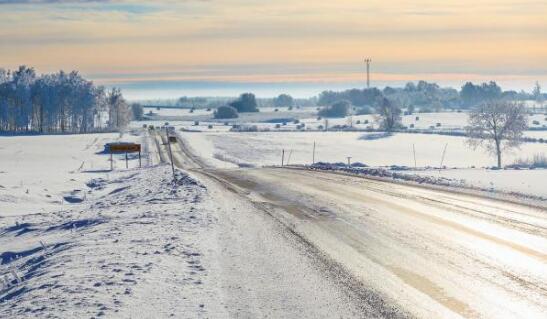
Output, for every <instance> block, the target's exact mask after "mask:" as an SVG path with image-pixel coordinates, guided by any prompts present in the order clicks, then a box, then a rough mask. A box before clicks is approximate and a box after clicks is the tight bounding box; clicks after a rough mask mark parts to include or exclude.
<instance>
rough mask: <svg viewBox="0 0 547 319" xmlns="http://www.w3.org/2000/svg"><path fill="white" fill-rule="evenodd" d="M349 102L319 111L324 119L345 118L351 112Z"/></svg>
mask: <svg viewBox="0 0 547 319" xmlns="http://www.w3.org/2000/svg"><path fill="white" fill-rule="evenodd" d="M349 108H350V105H349V102H348V101H338V102H336V103H334V104H332V105H331V106H329V107H325V108H323V109H321V110H320V111H319V115H320V116H324V117H345V116H346V115H348V112H349Z"/></svg>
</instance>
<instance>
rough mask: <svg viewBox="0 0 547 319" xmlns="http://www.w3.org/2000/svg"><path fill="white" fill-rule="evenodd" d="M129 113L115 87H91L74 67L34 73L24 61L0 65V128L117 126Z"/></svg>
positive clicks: (44, 130)
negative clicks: (15, 65) (13, 66)
mask: <svg viewBox="0 0 547 319" xmlns="http://www.w3.org/2000/svg"><path fill="white" fill-rule="evenodd" d="M132 116H133V114H132V110H131V107H130V106H129V105H128V103H127V102H126V100H125V99H124V98H123V95H122V93H121V91H120V90H119V89H116V88H113V89H111V90H108V91H107V90H106V89H105V88H104V87H102V86H95V85H94V84H93V82H92V81H89V80H86V79H84V78H83V77H82V76H81V75H80V74H79V73H78V72H77V71H72V72H70V73H66V72H64V71H59V72H57V73H52V74H43V75H37V74H36V71H35V70H34V68H29V67H26V66H20V67H19V68H18V69H17V70H14V71H10V70H4V69H0V132H16V133H31V132H35V133H86V132H96V131H103V130H104V131H106V130H118V129H120V128H123V127H125V126H127V124H129V122H130V121H131V119H132Z"/></svg>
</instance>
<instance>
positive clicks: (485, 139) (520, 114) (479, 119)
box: [466, 101, 528, 168]
mask: <svg viewBox="0 0 547 319" xmlns="http://www.w3.org/2000/svg"><path fill="white" fill-rule="evenodd" d="M527 123H528V120H527V115H526V110H525V107H524V105H522V104H516V103H513V102H506V101H493V102H488V103H485V104H483V105H481V106H479V107H477V108H475V109H474V110H472V112H471V113H470V114H469V126H468V127H467V128H466V131H467V136H468V140H467V142H468V144H469V145H470V146H471V147H472V148H473V149H476V148H477V147H479V146H482V147H484V148H485V149H486V150H487V151H488V152H490V153H492V154H494V155H496V157H497V163H498V168H501V160H502V158H501V157H502V152H503V151H504V150H507V149H510V148H514V147H518V146H519V145H520V143H521V138H522V135H523V131H524V130H526V128H527Z"/></svg>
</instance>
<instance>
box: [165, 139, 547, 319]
mask: <svg viewBox="0 0 547 319" xmlns="http://www.w3.org/2000/svg"><path fill="white" fill-rule="evenodd" d="M175 157H177V158H179V159H178V160H176V161H175V162H176V163H185V164H186V165H189V166H186V168H192V169H194V171H195V172H196V174H201V175H202V176H205V177H207V176H208V177H210V178H211V179H212V180H216V181H218V182H219V183H220V184H222V185H224V187H226V188H227V189H228V190H230V191H232V192H235V193H237V194H239V195H241V196H243V197H246V198H247V199H248V200H250V201H251V202H252V203H254V204H255V206H256V207H258V208H259V209H260V210H263V211H266V212H268V214H270V215H271V216H273V217H274V218H275V219H277V220H278V221H281V222H282V223H283V224H284V225H285V226H286V227H287V228H288V229H290V230H291V231H293V232H294V233H295V234H297V235H298V236H299V237H301V238H302V239H303V240H304V241H306V242H307V243H309V244H310V245H311V246H313V247H314V248H315V249H317V250H318V251H319V252H321V253H324V254H325V256H327V258H328V259H329V260H330V261H332V264H333V265H337V266H339V267H341V268H342V269H345V270H346V271H347V273H348V274H349V275H350V276H352V278H353V280H354V281H355V282H357V283H358V284H359V285H361V286H362V287H365V288H366V290H367V292H366V293H365V294H364V295H363V302H367V296H368V297H370V296H371V295H372V294H374V295H377V296H380V298H381V299H382V300H384V301H386V302H388V303H393V304H395V305H397V307H398V308H402V309H404V310H405V311H408V312H409V313H410V314H412V315H414V316H417V317H423V318H433V317H443V318H450V317H456V318H457V317H468V318H479V317H480V318H483V317H486V318H541V317H545V315H546V309H547V218H546V216H547V215H546V211H545V209H542V208H533V207H528V206H524V205H517V204H511V203H507V202H502V201H495V200H491V199H485V198H481V197H475V196H470V195H462V194H458V193H450V192H443V191H434V190H428V189H423V188H420V187H414V186H407V185H399V184H393V183H388V182H381V181H374V180H369V179H364V178H357V177H350V176H344V175H337V174H331V173H324V172H314V171H305V170H296V169H279V168H260V169H246V170H242V169H233V170H213V169H202V168H199V167H200V165H201V163H200V161H199V158H196V157H195V156H193V155H192V154H184V153H183V152H181V150H180V149H178V150H176V151H175ZM182 166H184V165H182Z"/></svg>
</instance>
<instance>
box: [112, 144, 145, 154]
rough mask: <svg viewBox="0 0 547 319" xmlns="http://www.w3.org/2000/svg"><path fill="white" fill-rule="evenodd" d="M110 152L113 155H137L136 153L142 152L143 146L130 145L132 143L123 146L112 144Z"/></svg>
mask: <svg viewBox="0 0 547 319" xmlns="http://www.w3.org/2000/svg"><path fill="white" fill-rule="evenodd" d="M110 152H111V153H135V152H139V153H140V152H141V144H132V143H131V144H130V143H123V144H114V143H112V144H110Z"/></svg>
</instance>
